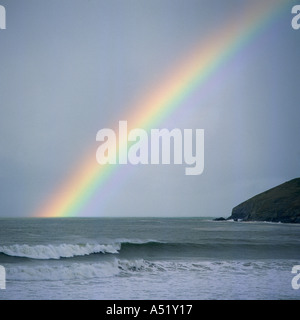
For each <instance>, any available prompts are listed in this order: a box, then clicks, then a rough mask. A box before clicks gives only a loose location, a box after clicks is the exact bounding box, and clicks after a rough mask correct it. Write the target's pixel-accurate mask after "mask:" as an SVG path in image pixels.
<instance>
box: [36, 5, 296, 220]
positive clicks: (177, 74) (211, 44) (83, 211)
mask: <svg viewBox="0 0 300 320" xmlns="http://www.w3.org/2000/svg"><path fill="white" fill-rule="evenodd" d="M289 4H290V2H289V1H286V0H272V1H268V0H267V1H260V2H259V3H256V5H254V6H253V5H252V6H251V7H249V8H248V10H247V11H246V13H245V14H244V15H243V16H242V17H240V18H236V17H235V19H233V21H232V22H230V23H229V24H228V25H227V26H221V28H220V30H218V33H216V34H215V35H213V36H212V35H210V37H209V39H206V40H205V41H203V42H202V43H201V44H200V45H197V46H196V47H195V48H193V49H192V50H191V53H190V54H188V55H187V56H186V57H185V59H184V61H183V62H182V63H181V64H179V65H177V66H176V67H175V68H173V69H172V72H170V73H168V75H167V76H165V77H164V78H163V80H162V81H161V82H160V83H159V84H158V85H156V86H155V87H154V88H151V89H150V90H149V93H148V94H146V95H145V96H143V97H141V98H140V99H138V101H137V102H136V103H135V105H134V106H133V108H132V110H133V111H132V112H131V114H129V115H127V116H126V117H123V119H118V120H127V121H128V124H129V127H128V130H131V129H133V128H143V129H145V130H150V129H151V128H154V127H156V126H157V125H158V124H160V123H161V122H162V121H163V120H165V119H166V118H167V117H168V116H169V115H170V114H172V112H174V111H175V110H176V109H177V108H179V107H180V106H182V105H183V102H184V101H185V99H186V98H187V97H188V96H189V95H190V94H191V93H192V92H193V91H195V89H196V88H197V89H199V88H201V86H203V85H204V84H205V83H206V82H207V81H208V80H209V79H210V78H211V77H212V76H213V75H214V74H215V73H216V72H217V71H218V70H219V69H220V68H221V67H222V66H223V65H224V64H225V63H226V62H227V61H229V59H231V58H232V57H233V56H234V55H236V54H237V53H238V52H239V51H240V50H241V49H242V48H244V47H245V46H246V45H247V44H248V43H249V42H250V41H251V40H252V39H253V38H255V36H256V35H258V34H259V33H260V32H261V31H262V30H263V29H264V28H265V27H267V26H268V25H269V24H270V23H271V22H272V21H273V20H275V19H276V17H278V15H279V14H280V13H281V12H282V11H283V10H284V9H285V8H286V7H287V5H289ZM121 148H122V146H121ZM95 154H96V150H95V148H93V149H92V150H91V152H89V153H88V155H87V156H86V157H85V158H84V159H83V161H82V162H81V163H79V165H78V167H77V168H75V170H74V172H73V173H71V175H70V177H69V179H67V180H66V182H65V183H64V184H63V185H62V186H60V187H59V188H58V189H57V190H55V191H54V192H53V194H52V195H51V197H50V199H49V200H48V201H47V202H46V203H45V204H43V206H42V207H41V208H39V209H38V210H37V212H35V213H34V214H33V216H35V217H73V216H89V215H90V212H89V210H88V204H89V200H90V199H91V198H92V196H93V195H94V194H95V193H96V192H99V191H100V190H102V189H103V190H104V187H105V185H106V183H107V182H108V181H109V179H112V176H113V175H114V174H116V173H117V172H118V171H119V170H120V169H121V167H122V168H124V167H126V166H124V165H102V166H101V165H99V164H98V163H97V161H96V157H95ZM101 188H102V189H101Z"/></svg>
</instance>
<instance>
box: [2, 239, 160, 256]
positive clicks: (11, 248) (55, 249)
mask: <svg viewBox="0 0 300 320" xmlns="http://www.w3.org/2000/svg"><path fill="white" fill-rule="evenodd" d="M160 244H162V242H158V241H155V240H146V241H143V240H128V239H120V240H118V241H116V242H115V243H111V244H98V243H94V244H91V243H82V244H67V243H63V244H58V245H53V244H47V245H28V244H13V245H8V246H0V253H2V254H5V255H7V256H11V257H18V258H30V259H37V260H48V259H61V258H72V257H79V256H88V255H92V254H99V253H100V254H119V253H120V251H121V249H123V250H126V248H127V249H130V248H131V249H133V250H135V249H136V247H142V246H143V247H144V246H145V247H153V246H154V247H156V246H159V245H160Z"/></svg>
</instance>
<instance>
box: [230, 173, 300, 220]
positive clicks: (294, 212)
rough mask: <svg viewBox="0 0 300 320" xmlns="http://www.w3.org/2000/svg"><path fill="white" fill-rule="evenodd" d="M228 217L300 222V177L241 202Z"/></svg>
mask: <svg viewBox="0 0 300 320" xmlns="http://www.w3.org/2000/svg"><path fill="white" fill-rule="evenodd" d="M228 219H234V220H243V221H272V222H286V223H300V178H296V179H293V180H290V181H288V182H285V183H283V184H281V185H279V186H277V187H275V188H272V189H270V190H267V191H265V192H263V193H260V194H258V195H256V196H254V197H253V198H251V199H249V200H247V201H245V202H243V203H241V204H239V205H238V206H236V207H235V208H233V209H232V213H231V216H230V217H229V218H228Z"/></svg>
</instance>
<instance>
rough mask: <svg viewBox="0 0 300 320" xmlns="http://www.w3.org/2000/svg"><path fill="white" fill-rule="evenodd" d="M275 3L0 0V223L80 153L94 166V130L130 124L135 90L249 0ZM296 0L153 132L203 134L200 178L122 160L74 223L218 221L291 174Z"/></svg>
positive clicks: (53, 186)
mask: <svg viewBox="0 0 300 320" xmlns="http://www.w3.org/2000/svg"><path fill="white" fill-rule="evenodd" d="M274 1H275V0H274ZM274 1H272V0H264V1H262V0H251V1H250V0H249V1H248V0H226V1H224V0H151V1H150V0H111V1H104V0H51V1H50V0H47V1H46V0H26V1H21V0H9V1H8V0H0V5H3V6H5V9H6V29H5V30H0V114H1V117H0V186H1V187H0V188H1V192H0V217H31V216H36V212H38V211H39V210H40V209H39V208H42V207H43V206H44V204H45V203H47V202H48V201H49V199H51V197H53V195H55V194H56V193H57V192H59V191H58V190H60V186H61V185H62V184H63V183H64V182H65V181H66V180H68V179H69V177H70V176H71V175H72V172H73V171H74V168H75V167H77V166H78V164H79V163H80V162H81V161H82V159H83V158H84V155H85V154H87V153H90V152H92V153H93V152H94V154H95V161H96V151H97V148H98V147H99V143H98V142H97V141H96V134H97V132H98V130H100V129H102V128H115V127H117V126H118V123H119V121H120V120H129V119H126V116H127V115H128V114H132V108H133V106H134V105H135V102H136V101H137V100H138V99H139V98H140V97H141V96H143V95H144V94H149V93H150V94H151V90H152V88H153V87H155V85H157V84H160V83H161V81H163V80H162V79H164V78H165V75H166V74H168V72H170V71H172V70H176V67H177V66H178V65H180V63H181V62H182V61H184V60H185V59H187V57H189V55H190V52H192V51H193V48H195V47H198V45H199V44H201V43H205V41H206V40H207V39H210V37H213V35H216V34H218V32H220V33H221V32H222V30H223V29H224V28H225V27H226V25H228V24H229V23H230V22H231V21H234V20H238V19H240V18H241V16H243V15H246V14H247V10H248V8H249V6H250V5H252V4H254V3H261V2H266V3H268V5H269V6H270V10H271V8H272V5H273V4H274ZM275 2H276V1H275ZM296 3H297V1H290V5H287V6H286V7H285V8H284V9H283V10H281V12H280V14H279V15H278V16H277V17H276V18H274V19H273V20H272V21H271V22H270V23H269V24H268V25H266V26H264V28H262V30H260V31H259V32H257V34H256V35H255V36H254V37H253V39H251V40H250V41H249V42H248V43H246V44H245V45H244V46H243V48H241V49H240V50H239V51H238V52H237V53H236V54H234V55H233V56H232V57H231V58H229V59H228V60H227V61H226V63H225V64H223V65H222V66H221V67H220V68H219V69H218V70H217V71H216V72H214V74H213V75H212V76H211V77H209V78H208V79H207V81H206V82H205V85H203V86H199V88H196V89H195V90H194V91H193V92H192V93H191V94H190V95H189V96H188V97H187V98H186V99H185V100H184V101H183V102H182V103H181V105H180V106H179V107H178V108H176V110H175V111H174V112H172V113H171V114H170V115H169V116H168V117H167V118H166V119H164V120H163V121H162V122H161V123H160V124H159V127H158V128H168V129H169V130H171V129H173V128H180V129H181V130H183V129H193V130H196V129H204V131H205V138H204V141H205V153H204V154H205V165H204V171H203V173H202V174H201V175H196V176H188V175H185V165H184V164H183V165H173V164H170V165H162V164H161V165H136V166H133V165H130V164H128V165H123V167H122V168H121V170H118V171H117V172H116V173H115V174H114V175H112V177H110V178H109V179H108V181H107V182H106V184H105V185H104V186H103V187H101V188H99V190H96V192H95V193H94V195H93V199H91V201H93V205H91V203H88V204H87V205H86V206H85V208H84V209H82V210H81V211H79V212H77V213H76V215H78V216H99V217H101V216H107V217H115V216H122V217H123V216H138V217H144V216H161V217H163V216H168V217H171V216H174V217H179V216H183V217H185V216H213V217H218V216H224V217H227V216H229V215H230V214H231V210H232V208H233V207H234V206H236V205H238V204H239V203H240V202H242V201H245V200H247V199H248V198H250V197H252V196H254V195H256V194H257V193H260V192H263V191H265V190H267V189H269V188H271V187H274V186H276V185H278V184H280V183H283V182H285V181H288V180H290V179H293V178H296V177H299V176H300V161H299V159H300V143H299V141H300V126H299V119H300V107H299V87H300V86H299V85H300V79H299V74H300V64H299V56H300V30H294V29H293V28H292V27H291V20H292V17H293V15H292V14H291V9H292V7H293V5H295V4H296ZM142 107H143V106H141V109H142ZM91 150H92V151H91Z"/></svg>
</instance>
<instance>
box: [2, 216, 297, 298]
mask: <svg viewBox="0 0 300 320" xmlns="http://www.w3.org/2000/svg"><path fill="white" fill-rule="evenodd" d="M0 265H2V266H4V267H5V270H6V289H3V290H0V300H11V299H32V300H34V299H108V300H119V299H126V300H128V299H130V300H131V299H146V300H152V299H174V300H176V299H187V300H200V299H201V300H202V299H219V300H224V299H255V300H258V299H264V300H266V299H272V300H274V299H276V300H277V299H289V300H290V299H299V298H300V289H299V290H296V289H293V287H292V284H291V282H292V279H293V277H295V274H292V272H291V271H292V268H293V266H294V265H300V225H293V224H275V223H263V222H252V223H245V222H233V221H212V219H209V218H68V219H64V218H53V219H35V218H26V219H21V218H19V219H0Z"/></svg>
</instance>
